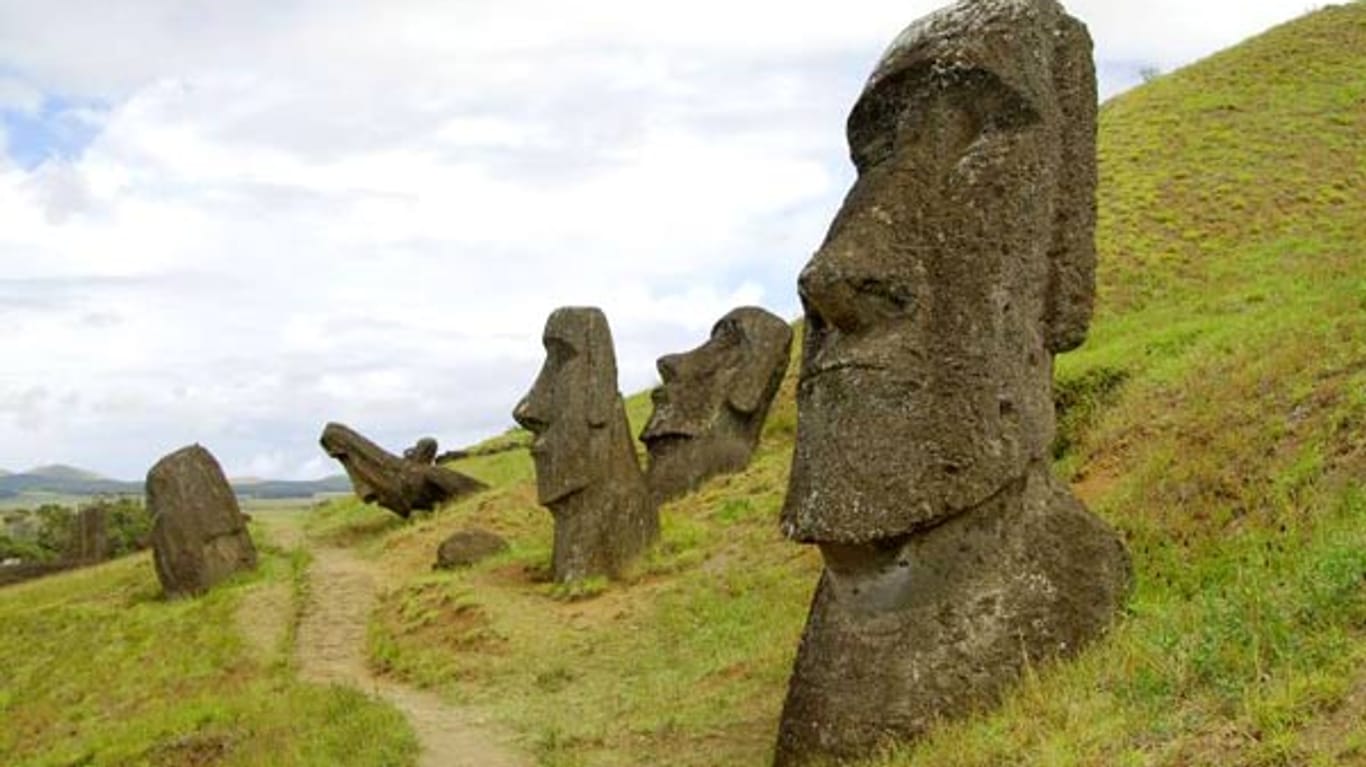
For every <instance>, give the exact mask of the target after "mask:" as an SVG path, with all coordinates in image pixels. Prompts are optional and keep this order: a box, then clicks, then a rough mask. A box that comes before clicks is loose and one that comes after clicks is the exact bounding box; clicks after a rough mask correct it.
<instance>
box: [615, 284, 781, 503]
mask: <svg viewBox="0 0 1366 767" xmlns="http://www.w3.org/2000/svg"><path fill="white" fill-rule="evenodd" d="M791 347H792V328H791V326H789V325H788V324H787V323H786V322H784V321H783V320H782V318H781V317H778V316H777V315H775V314H773V313H771V312H768V311H765V310H763V309H760V308H758V307H754V306H745V307H741V308H739V309H735V310H733V311H731V312H729V313H728V314H726V316H724V317H722V318H721V319H720V320H719V321H718V322H717V323H716V325H715V326H714V327H713V328H712V331H711V337H710V338H708V339H707V341H706V343H704V344H702V345H701V346H699V347H697V348H695V349H693V350H691V351H688V352H683V353H681V354H670V355H667V356H664V357H660V358H659V361H658V363H657V366H658V368H659V376H660V380H661V382H662V384H661V385H660V386H659V387H658V388H656V389H655V390H654V391H653V392H652V393H651V399H652V400H653V401H654V412H653V413H652V414H651V416H650V420H649V422H648V423H647V424H646V425H645V429H644V430H643V431H642V432H641V435H640V439H641V441H642V442H644V443H645V446H646V448H647V449H648V450H649V452H650V470H649V473H648V481H649V484H650V489H651V491H652V492H654V493H655V495H656V496H657V497H660V498H669V497H674V496H677V495H679V494H682V493H684V492H687V491H688V490H689V489H691V488H693V487H695V486H696V485H697V483H699V482H701V481H702V480H703V479H705V478H706V477H708V476H712V475H714V474H717V473H721V472H726V471H737V470H739V469H741V468H744V466H745V465H746V464H747V463H748V462H749V457H750V455H751V454H752V453H753V452H754V448H755V446H756V445H757V444H758V441H759V432H760V431H761V430H762V429H763V425H764V417H765V416H767V414H768V408H769V405H770V404H771V403H772V402H773V395H774V394H775V393H777V391H778V386H779V384H781V383H782V380H783V374H784V373H785V372H786V371H787V363H788V359H789V357H790V354H791Z"/></svg>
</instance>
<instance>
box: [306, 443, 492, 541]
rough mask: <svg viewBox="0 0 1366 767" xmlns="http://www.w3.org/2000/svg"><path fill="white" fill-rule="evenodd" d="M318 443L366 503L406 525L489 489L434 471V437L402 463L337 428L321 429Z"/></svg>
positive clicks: (462, 477) (447, 471)
mask: <svg viewBox="0 0 1366 767" xmlns="http://www.w3.org/2000/svg"><path fill="white" fill-rule="evenodd" d="M318 441H319V443H320V444H321V445H322V448H323V450H324V451H326V452H327V454H328V455H329V456H331V457H333V458H335V459H337V460H338V461H339V462H341V465H342V467H343V468H345V469H346V476H347V477H349V478H350V479H351V487H352V489H353V490H355V492H356V495H357V496H358V497H359V498H360V499H361V500H362V501H364V502H366V503H377V504H379V505H380V506H383V507H384V508H386V509H388V510H390V511H392V512H394V513H395V514H397V515H399V516H400V517H403V518H404V519H407V518H408V516H409V515H411V514H412V513H413V512H414V511H429V510H431V509H434V508H436V506H437V504H441V503H445V502H446V501H452V500H456V499H459V498H463V497H465V496H467V495H472V494H474V493H477V492H479V491H480V490H485V489H487V488H488V485H485V484H484V483H483V482H480V481H479V480H477V479H474V478H473V477H467V476H465V475H464V474H461V473H460V472H457V471H453V470H451V469H447V468H444V467H441V466H437V465H435V463H434V461H435V459H436V449H437V445H436V440H434V439H432V438H431V437H423V438H422V439H420V440H418V442H417V444H416V445H414V446H413V447H410V448H408V449H407V450H405V451H404V453H403V457H402V458H399V457H398V456H396V455H394V454H393V453H390V452H388V451H387V450H385V449H384V448H382V447H380V446H379V445H376V444H375V443H373V442H371V441H370V440H368V439H366V438H365V437H363V436H361V435H360V433H359V432H357V431H355V430H354V429H351V428H350V427H348V426H344V425H342V424H339V423H329V424H327V426H325V427H323V433H322V437H321V438H320V439H319V440H318Z"/></svg>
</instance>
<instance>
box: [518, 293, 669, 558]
mask: <svg viewBox="0 0 1366 767" xmlns="http://www.w3.org/2000/svg"><path fill="white" fill-rule="evenodd" d="M543 342H544V344H545V351H546V358H545V364H544V365H543V366H542V367H541V372H540V374H539V375H538V376H537V377H536V383H535V385H533V386H532V388H531V391H530V392H528V393H527V395H526V397H524V398H523V399H522V401H521V402H519V403H517V407H516V409H515V410H514V411H513V414H512V416H513V418H515V419H516V420H517V423H519V424H521V425H522V427H523V428H525V429H527V430H529V431H531V432H532V433H533V434H534V435H535V439H534V440H532V443H531V457H532V460H533V461H534V462H535V464H536V494H537V497H538V500H539V501H540V503H541V505H543V506H546V507H547V508H549V509H550V513H551V514H553V515H554V517H555V544H554V553H553V562H552V567H553V571H554V578H555V580H556V581H557V582H560V583H564V582H568V581H573V580H579V579H582V578H587V577H590V576H595V575H607V576H615V575H618V574H620V572H621V570H622V568H623V567H624V566H625V565H626V564H627V563H628V562H630V561H631V560H632V559H634V558H635V557H636V556H637V555H639V554H640V553H641V552H642V551H644V550H645V548H646V547H648V546H649V545H650V543H652V542H653V541H654V540H655V538H657V537H658V535H659V512H658V509H657V507H656V506H655V504H654V503H653V502H652V501H651V499H650V494H649V491H648V490H647V489H646V486H645V477H644V475H643V474H642V473H641V471H640V464H639V463H637V461H636V452H635V447H634V446H633V444H632V440H631V434H630V429H629V427H628V425H627V422H626V408H625V406H624V405H623V404H622V401H621V395H620V394H619V393H618V392H617V360H616V352H615V351H614V350H613V347H612V332H611V330H610V329H609V328H608V326H607V318H606V317H605V316H603V313H602V311H601V310H600V309H596V308H588V307H566V308H561V309H556V310H555V311H554V312H552V313H551V315H550V318H549V319H548V320H546V324H545V334H544V338H543Z"/></svg>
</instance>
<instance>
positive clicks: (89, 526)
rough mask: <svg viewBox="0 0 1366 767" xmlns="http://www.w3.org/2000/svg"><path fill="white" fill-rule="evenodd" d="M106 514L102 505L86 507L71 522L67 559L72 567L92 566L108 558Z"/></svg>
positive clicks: (110, 550)
mask: <svg viewBox="0 0 1366 767" xmlns="http://www.w3.org/2000/svg"><path fill="white" fill-rule="evenodd" d="M108 516H109V515H108V513H107V509H106V508H105V506H104V505H103V504H96V505H94V506H86V507H84V508H82V509H81V510H79V511H77V512H76V517H75V519H74V520H72V522H73V524H72V529H71V542H70V544H69V545H68V547H67V559H68V560H69V561H70V562H71V563H72V564H74V565H93V564H97V563H99V562H103V561H105V560H106V559H108V558H109V555H110V553H111V552H112V551H113V548H112V547H111V546H110V545H109V529H108Z"/></svg>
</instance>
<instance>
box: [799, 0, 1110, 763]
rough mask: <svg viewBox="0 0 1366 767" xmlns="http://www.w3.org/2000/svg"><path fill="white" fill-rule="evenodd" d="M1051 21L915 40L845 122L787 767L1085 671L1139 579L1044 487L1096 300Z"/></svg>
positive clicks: (983, 0) (985, 26)
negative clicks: (1060, 385)
mask: <svg viewBox="0 0 1366 767" xmlns="http://www.w3.org/2000/svg"><path fill="white" fill-rule="evenodd" d="M1090 54H1091V42H1090V37H1089V35H1088V34H1087V32H1086V28H1085V27H1084V26H1083V25H1082V24H1081V23H1080V22H1078V21H1077V20H1075V19H1073V18H1072V17H1070V16H1068V15H1067V14H1066V13H1065V12H1064V11H1063V9H1062V8H1061V6H1059V5H1058V4H1057V3H1056V2H1054V0H965V1H964V2H960V3H958V4H956V5H954V6H951V7H949V8H946V9H944V10H942V11H940V12H938V13H936V14H933V15H931V16H929V17H927V18H926V19H922V20H921V21H918V22H916V23H915V24H913V25H911V27H909V28H908V29H907V30H906V31H905V32H903V33H902V35H901V36H899V37H898V38H897V40H896V42H894V43H893V45H892V46H891V48H889V50H888V52H887V53H886V55H885V56H884V58H883V59H882V61H881V62H879V64H878V65H877V67H876V69H875V71H874V73H873V75H872V77H871V78H870V79H869V82H868V84H867V86H866V87H865V89H864V92H863V94H862V95H861V97H860V98H859V101H858V103H857V104H856V105H855V106H854V109H853V111H852V113H851V114H850V117H849V124H848V137H849V144H850V148H851V154H852V156H853V160H854V163H855V165H856V166H857V168H858V179H857V181H856V182H855V184H854V187H853V189H852V190H850V192H849V194H848V196H847V197H846V199H845V203H844V206H843V207H842V208H841V210H840V212H839V213H838V215H837V216H836V218H835V221H834V222H833V223H832V224H831V227H830V231H829V233H828V234H827V236H826V239H825V242H824V243H823V244H822V246H821V248H820V250H819V251H818V252H817V253H816V255H815V256H813V257H812V259H811V261H810V262H809V263H808V264H807V266H806V268H805V269H803V271H802V274H801V277H800V279H799V290H800V293H801V297H802V302H803V306H804V307H805V309H806V335H805V340H804V346H803V361H802V370H801V377H800V380H799V384H798V395H797V405H798V427H797V444H796V449H795V452H794V456H793V467H792V474H791V480H790V484H789V489H788V496H787V500H786V503H785V505H784V508H783V512H782V524H783V529H784V532H785V533H786V534H787V535H788V536H789V537H791V538H793V539H795V540H798V541H801V542H805V543H814V544H817V545H819V546H820V548H821V553H822V556H823V558H824V560H825V565H826V569H825V573H824V575H823V576H822V581H821V585H820V587H819V588H818V591H817V595H816V599H815V601H814V603H813V605H812V612H811V615H810V617H809V619H808V623H807V627H806V632H805V634H804V636H803V640H802V645H801V648H800V650H799V653H798V658H797V663H796V666H795V669H794V672H793V677H792V681H791V684H790V686H789V691H788V698H787V701H786V704H785V706H784V711H783V717H782V723H781V726H780V732H779V742H778V749H777V752H776V753H777V758H776V763H777V764H778V765H795V764H803V763H807V762H809V761H812V760H816V759H820V758H828V757H836V758H848V757H857V756H863V755H867V754H869V753H870V752H871V751H872V750H873V749H875V748H876V747H877V746H878V745H879V744H880V743H882V742H884V741H896V740H907V739H913V738H915V737H917V736H919V735H920V734H922V733H923V732H924V731H925V729H926V727H928V725H929V723H930V722H932V721H933V720H934V719H935V718H936V717H952V716H956V715H959V714H962V713H964V712H966V711H969V710H971V709H973V708H976V707H979V706H982V705H989V704H990V703H992V702H993V701H995V700H996V699H997V698H998V696H999V695H1000V692H1001V691H1002V689H1004V687H1005V686H1006V685H1008V684H1009V683H1010V682H1011V681H1012V680H1013V679H1015V678H1016V676H1017V675H1018V672H1019V669H1020V667H1021V664H1022V663H1023V662H1024V659H1026V658H1028V659H1031V660H1039V659H1043V658H1046V657H1050V656H1055V655H1059V654H1067V653H1070V652H1073V651H1075V650H1076V649H1077V648H1078V647H1079V646H1081V645H1082V644H1084V643H1085V642H1086V641H1088V640H1089V639H1091V638H1093V637H1095V636H1096V635H1097V634H1099V633H1100V632H1101V631H1103V629H1104V627H1105V626H1106V625H1107V624H1108V622H1109V620H1110V619H1111V617H1112V616H1113V615H1114V613H1115V611H1116V610H1117V609H1118V608H1119V606H1120V604H1121V602H1122V601H1123V599H1124V597H1125V595H1126V593H1127V590H1128V587H1129V582H1130V578H1131V575H1130V565H1129V560H1128V555H1127V553H1126V552H1125V550H1124V548H1123V545H1122V544H1121V542H1120V540H1119V538H1118V537H1117V536H1116V535H1115V533H1114V531H1113V530H1111V529H1110V528H1109V527H1108V526H1106V525H1105V524H1104V523H1103V522H1101V521H1100V520H1098V519H1097V518H1095V517H1093V516H1091V515H1090V514H1089V513H1088V512H1086V510H1085V509H1084V508H1082V507H1081V505H1080V504H1079V503H1078V502H1077V501H1076V500H1075V499H1073V498H1072V496H1071V494H1070V493H1069V492H1068V491H1067V489H1066V488H1064V487H1062V486H1061V485H1060V484H1058V483H1057V482H1056V481H1055V480H1053V479H1052V477H1051V476H1050V475H1049V473H1048V460H1047V458H1048V452H1047V447H1048V445H1049V443H1050V442H1051V441H1052V439H1053V433H1054V414H1053V407H1052V391H1051V387H1052V369H1053V365H1052V361H1053V355H1054V354H1055V353H1058V352H1060V351H1065V350H1067V349H1070V348H1073V347H1075V346H1076V345H1077V344H1079V343H1080V342H1081V341H1082V339H1083V338H1084V336H1085V331H1086V326H1087V323H1088V321H1089V318H1090V312H1091V305H1092V292H1093V289H1094V269H1095V250H1094V227H1095V186H1096V166H1095V130H1096V124H1095V116H1096V98H1095V75H1094V70H1093V66H1092V63H1091V55H1090Z"/></svg>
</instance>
